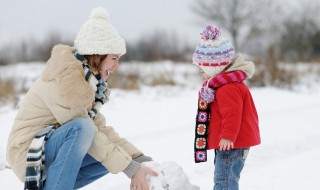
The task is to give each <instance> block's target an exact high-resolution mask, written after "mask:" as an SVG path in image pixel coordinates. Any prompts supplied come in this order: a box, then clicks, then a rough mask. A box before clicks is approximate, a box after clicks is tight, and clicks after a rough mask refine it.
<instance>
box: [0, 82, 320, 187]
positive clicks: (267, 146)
mask: <svg viewBox="0 0 320 190" xmlns="http://www.w3.org/2000/svg"><path fill="white" fill-rule="evenodd" d="M251 91H252V95H253V98H254V100H255V103H256V107H257V110H258V113H259V119H260V130H261V137H262V144H261V145H259V146H257V147H253V148H252V149H251V151H250V153H249V156H248V158H247V161H246V166H245V168H244V170H243V173H242V176H241V180H240V187H241V189H245V190H256V189H259V190H279V189H288V190H300V189H316V188H317V187H318V183H317V179H320V174H319V169H320V162H319V158H320V148H319V144H320V117H319V113H320V98H319V97H320V91H312V92H308V91H303V92H300V93H299V92H292V91H287V90H281V89H277V88H272V87H266V88H251ZM110 99H111V101H110V102H108V103H107V104H106V105H105V106H104V107H103V108H102V112H103V113H104V114H105V116H106V119H107V123H108V124H110V125H112V126H114V127H115V128H116V130H117V131H118V132H119V133H120V134H121V136H123V137H126V138H127V139H128V140H129V141H131V142H132V143H133V144H135V145H136V146H137V147H138V148H140V149H141V150H142V151H143V152H144V153H145V154H146V155H148V156H151V157H152V158H153V159H154V160H155V161H157V162H166V161H174V162H176V163H178V164H179V165H180V166H181V167H182V169H183V171H184V172H185V173H186V174H187V175H188V176H189V178H190V182H191V183H192V184H195V185H198V186H200V189H202V190H207V189H212V186H213V179H212V178H213V170H214V166H213V159H214V155H213V154H214V153H213V151H210V152H209V154H210V155H209V159H208V162H206V163H201V164H195V163H194V162H193V139H194V122H195V114H196V105H197V89H196V88H191V87H181V86H180V87H177V86H175V87H173V86H162V87H154V88H150V87H144V88H142V89H140V90H137V91H123V90H117V89H114V90H113V91H112V93H111V98H110ZM16 112H17V110H16V109H13V108H11V107H10V106H5V107H1V108H0V121H1V123H0V128H1V133H0V182H1V189H13V190H14V189H22V187H23V184H22V183H21V182H19V181H18V180H17V179H16V177H15V176H14V174H13V173H12V171H11V170H10V169H2V170H1V168H3V167H4V164H5V163H6V161H5V148H6V144H7V137H8V134H9V132H10V128H11V126H12V122H13V119H14V117H15V114H16ZM129 185H130V180H129V179H128V178H127V177H126V176H125V175H124V174H122V173H121V174H118V175H112V174H110V175H107V176H105V177H103V178H101V179H99V180H97V181H96V182H94V183H92V184H91V185H89V186H87V187H85V188H83V189H84V190H98V189H99V190H104V189H106V190H107V189H108V190H113V189H114V190H122V189H123V190H125V189H129Z"/></svg>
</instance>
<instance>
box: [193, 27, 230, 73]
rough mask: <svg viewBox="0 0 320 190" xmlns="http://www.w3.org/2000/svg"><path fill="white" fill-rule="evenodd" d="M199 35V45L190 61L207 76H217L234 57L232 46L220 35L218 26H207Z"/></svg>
mask: <svg viewBox="0 0 320 190" xmlns="http://www.w3.org/2000/svg"><path fill="white" fill-rule="evenodd" d="M200 34H201V41H200V44H199V45H197V47H196V49H195V51H194V54H193V57H192V61H193V64H195V65H197V66H199V67H200V68H201V69H202V70H203V71H204V72H205V73H206V74H207V75H209V76H210V77H215V76H217V75H219V74H220V73H221V72H222V71H223V70H224V69H225V68H226V67H227V66H228V65H229V64H230V62H231V60H232V59H233V57H234V48H233V47H232V44H231V43H230V42H229V41H228V40H227V39H225V38H223V37H222V36H221V35H220V28H219V26H211V25H208V26H207V27H206V28H205V29H204V30H203V32H202V33H200Z"/></svg>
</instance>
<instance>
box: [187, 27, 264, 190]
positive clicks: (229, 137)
mask: <svg viewBox="0 0 320 190" xmlns="http://www.w3.org/2000/svg"><path fill="white" fill-rule="evenodd" d="M193 64H195V65H197V66H198V67H199V70H200V72H201V73H202V76H203V77H204V79H205V82H204V83H203V85H202V88H201V90H200V91H199V99H198V112H197V117H196V129H195V133H196V134H195V144H194V148H195V155H194V156H195V162H196V163H199V162H205V161H207V152H206V150H210V149H214V150H215V160H214V165H215V171H214V190H222V189H228V190H234V189H239V178H240V173H241V171H242V169H243V166H244V163H245V160H246V157H247V155H248V152H249V148H250V147H252V146H255V145H258V144H260V132H259V126H258V115H257V111H256V108H255V105H254V102H253V99H252V97H251V93H250V91H249V89H248V87H247V86H246V85H245V83H244V80H245V79H246V78H251V77H252V75H253V73H254V65H253V63H252V62H248V61H244V59H243V58H242V57H241V56H240V55H238V56H234V48H233V47H232V44H231V43H230V42H229V41H228V40H226V39H225V38H223V37H222V36H221V35H220V28H219V27H217V26H211V25H209V26H207V27H206V28H205V29H204V31H203V32H202V33H201V41H200V44H199V45H198V46H197V47H196V49H195V52H194V54H193Z"/></svg>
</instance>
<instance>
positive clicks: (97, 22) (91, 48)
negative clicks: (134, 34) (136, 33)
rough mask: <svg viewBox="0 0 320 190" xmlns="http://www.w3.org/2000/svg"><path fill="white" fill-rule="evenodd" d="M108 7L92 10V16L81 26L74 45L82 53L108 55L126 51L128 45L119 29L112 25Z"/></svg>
mask: <svg viewBox="0 0 320 190" xmlns="http://www.w3.org/2000/svg"><path fill="white" fill-rule="evenodd" d="M108 16H109V15H108V13H107V11H106V9H104V8H102V7H98V8H95V9H93V10H92V11H91V14H90V18H89V20H87V21H86V22H85V23H84V24H83V25H82V27H81V29H80V32H79V34H78V36H77V38H76V39H75V40H74V47H75V48H76V49H77V50H78V52H79V53H80V54H81V55H93V54H98V55H106V54H120V55H123V54H125V53H126V45H125V41H124V39H122V38H121V37H120V35H119V33H118V32H117V30H116V29H115V28H114V27H113V26H112V25H111V23H110V22H109V18H108Z"/></svg>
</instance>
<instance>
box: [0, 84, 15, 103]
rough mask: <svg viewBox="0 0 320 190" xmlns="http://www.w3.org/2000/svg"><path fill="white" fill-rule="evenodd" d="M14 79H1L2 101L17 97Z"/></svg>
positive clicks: (0, 101) (0, 96) (0, 97)
mask: <svg viewBox="0 0 320 190" xmlns="http://www.w3.org/2000/svg"><path fill="white" fill-rule="evenodd" d="M14 84H15V82H14V80H12V79H10V80H0V103H5V102H7V101H10V100H15V99H16V90H15V88H14Z"/></svg>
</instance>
